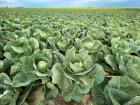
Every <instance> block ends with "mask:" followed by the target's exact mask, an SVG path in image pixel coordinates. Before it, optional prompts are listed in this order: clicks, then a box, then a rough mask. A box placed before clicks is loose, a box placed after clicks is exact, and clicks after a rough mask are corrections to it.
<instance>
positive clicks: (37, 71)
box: [0, 8, 140, 105]
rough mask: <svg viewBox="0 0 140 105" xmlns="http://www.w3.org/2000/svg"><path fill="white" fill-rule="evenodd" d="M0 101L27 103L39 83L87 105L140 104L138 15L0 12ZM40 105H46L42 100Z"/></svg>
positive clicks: (3, 104) (50, 94) (46, 92)
mask: <svg viewBox="0 0 140 105" xmlns="http://www.w3.org/2000/svg"><path fill="white" fill-rule="evenodd" d="M0 14H1V15H0V105H28V103H27V102H29V99H30V93H31V92H32V91H34V90H35V89H37V88H38V87H39V86H40V87H41V88H42V91H41V93H42V95H43V96H44V97H45V99H47V100H48V99H51V98H54V97H56V96H58V95H61V96H62V97H63V99H64V100H65V101H66V102H68V101H71V100H74V101H77V102H79V101H80V100H81V99H82V97H83V96H84V95H85V94H87V93H91V95H92V98H91V99H90V102H89V105H139V104H140V97H139V95H140V93H139V91H140V84H139V83H140V70H139V68H140V67H139V66H140V34H139V33H140V25H139V22H140V18H139V17H140V14H139V13H138V11H125V10H90V9H88V10H86V9H83V10H80V9H79V10H75V9H67V10H60V9H58V10H56V9H40V8H38V9H35V8H34V9H27V8H24V9H22V8H18V9H14V8H13V9H4V8H1V10H0ZM37 105H44V103H43V102H42V101H39V103H38V104H37Z"/></svg>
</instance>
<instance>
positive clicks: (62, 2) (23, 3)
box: [0, 0, 140, 7]
mask: <svg viewBox="0 0 140 105" xmlns="http://www.w3.org/2000/svg"><path fill="white" fill-rule="evenodd" d="M7 6H8V7H140V0H0V7H7Z"/></svg>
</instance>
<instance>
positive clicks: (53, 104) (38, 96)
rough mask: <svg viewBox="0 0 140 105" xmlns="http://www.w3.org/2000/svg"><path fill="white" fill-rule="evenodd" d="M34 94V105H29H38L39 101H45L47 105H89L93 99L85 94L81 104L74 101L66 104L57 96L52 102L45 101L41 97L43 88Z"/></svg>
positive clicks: (31, 104) (30, 104)
mask: <svg viewBox="0 0 140 105" xmlns="http://www.w3.org/2000/svg"><path fill="white" fill-rule="evenodd" d="M32 94H34V96H35V101H33V102H32V103H29V105H36V104H37V103H38V102H39V100H43V102H44V103H45V105H88V102H89V100H90V98H91V95H90V94H85V95H84V97H83V98H82V100H81V101H80V102H75V101H73V100H72V101H70V102H65V101H64V100H63V97H61V96H57V97H55V98H53V99H50V100H45V99H44V97H43V96H42V95H41V88H39V89H38V90H36V91H35V92H33V93H32Z"/></svg>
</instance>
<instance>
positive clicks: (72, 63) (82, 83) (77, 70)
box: [51, 48, 104, 101]
mask: <svg viewBox="0 0 140 105" xmlns="http://www.w3.org/2000/svg"><path fill="white" fill-rule="evenodd" d="M75 52H76V49H75V48H71V49H69V50H67V51H66V55H65V56H64V57H63V64H61V63H56V64H55V65H54V66H53V68H52V70H51V71H52V73H53V76H52V82H53V83H54V84H57V85H58V86H59V88H60V89H62V90H63V91H64V92H65V93H64V95H63V98H64V100H65V101H70V100H71V99H73V100H75V101H80V100H81V99H82V97H83V94H86V93H88V92H89V91H90V88H91V87H93V86H94V85H97V84H100V83H101V82H102V81H103V80H104V70H103V68H102V66H100V65H99V64H95V63H94V60H92V58H91V56H90V55H89V52H88V51H80V52H79V53H75ZM73 93H74V94H73Z"/></svg>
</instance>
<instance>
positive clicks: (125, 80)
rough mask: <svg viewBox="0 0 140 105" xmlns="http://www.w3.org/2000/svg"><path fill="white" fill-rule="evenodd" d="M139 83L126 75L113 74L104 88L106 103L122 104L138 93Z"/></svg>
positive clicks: (109, 104) (110, 104)
mask: <svg viewBox="0 0 140 105" xmlns="http://www.w3.org/2000/svg"><path fill="white" fill-rule="evenodd" d="M126 84H127V85H126ZM139 90H140V85H139V84H138V83H137V82H135V81H134V80H132V79H130V78H129V77H127V76H123V77H121V76H115V77H113V78H112V79H111V80H110V81H109V82H108V85H107V86H106V87H105V89H104V94H105V98H106V101H107V104H108V105H112V104H114V105H123V104H124V103H126V102H128V101H130V100H131V99H132V98H134V97H135V96H137V95H139V94H140V93H139Z"/></svg>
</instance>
